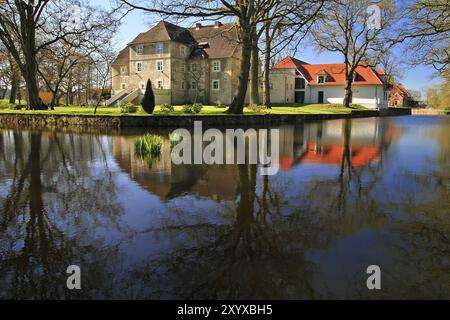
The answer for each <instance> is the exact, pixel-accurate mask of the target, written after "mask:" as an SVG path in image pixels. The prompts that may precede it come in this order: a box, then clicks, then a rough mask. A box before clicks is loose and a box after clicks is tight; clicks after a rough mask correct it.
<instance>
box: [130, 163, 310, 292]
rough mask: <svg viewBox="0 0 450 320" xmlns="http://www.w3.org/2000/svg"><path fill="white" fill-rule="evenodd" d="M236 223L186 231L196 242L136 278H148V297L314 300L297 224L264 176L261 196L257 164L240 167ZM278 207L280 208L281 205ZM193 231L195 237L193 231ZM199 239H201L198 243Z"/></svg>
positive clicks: (141, 270)
mask: <svg viewBox="0 0 450 320" xmlns="http://www.w3.org/2000/svg"><path fill="white" fill-rule="evenodd" d="M238 170H239V178H240V186H239V189H238V203H237V207H236V211H235V217H234V222H233V223H232V224H231V225H227V226H211V225H208V226H205V225H201V226H198V227H194V228H190V230H189V231H186V230H184V231H185V232H186V233H187V234H186V235H185V236H186V237H188V239H190V240H191V242H189V243H188V244H186V243H184V244H183V246H182V247H181V248H180V247H179V248H177V249H176V250H173V251H170V252H169V253H168V254H167V256H165V257H164V258H162V259H158V261H155V262H151V263H150V264H149V265H145V266H137V267H136V268H135V271H134V272H133V276H134V277H139V278H140V279H147V280H148V281H146V282H145V284H143V285H144V286H145V287H147V288H151V293H149V292H148V291H147V292H146V295H145V296H146V297H148V298H160V297H172V298H188V299H195V298H202V299H205V298H211V299H215V298H226V299H239V298H252V299H253V298H280V299H282V298H300V297H303V298H314V297H316V293H315V292H314V290H313V289H312V286H311V285H310V279H311V275H312V273H313V266H312V265H311V264H310V263H308V262H307V261H306V260H305V258H304V246H303V244H304V238H303V237H304V236H305V233H304V232H301V231H299V224H298V221H295V219H292V218H290V219H286V218H283V217H282V216H280V215H279V210H280V208H279V204H280V202H279V199H278V195H276V192H273V191H272V190H270V186H269V179H268V178H264V181H263V183H262V190H261V193H260V195H259V197H258V196H257V193H258V191H257V188H256V186H257V166H256V165H239V168H238ZM277 206H278V207H277ZM189 232H191V233H189ZM193 239H196V240H193Z"/></svg>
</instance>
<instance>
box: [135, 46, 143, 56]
mask: <svg viewBox="0 0 450 320" xmlns="http://www.w3.org/2000/svg"><path fill="white" fill-rule="evenodd" d="M136 53H137V54H143V53H144V46H143V45H141V44H140V45H138V46H136Z"/></svg>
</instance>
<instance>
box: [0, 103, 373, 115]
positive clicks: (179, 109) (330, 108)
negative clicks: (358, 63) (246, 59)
mask: <svg viewBox="0 0 450 320" xmlns="http://www.w3.org/2000/svg"><path fill="white" fill-rule="evenodd" d="M358 110H360V111H361V110H367V109H365V108H363V107H359V106H358V107H356V106H355V107H354V108H351V109H350V108H344V107H343V106H340V105H328V104H307V105H299V106H276V107H273V108H272V109H270V110H263V111H262V112H256V111H254V110H250V109H248V108H246V109H245V110H244V114H245V115H264V114H280V115H281V114H282V115H286V114H347V113H351V112H352V111H358ZM225 111H226V108H219V107H216V106H204V107H203V109H202V111H201V112H200V113H199V114H198V115H224V116H225V115H226V114H225V113H224V112H225ZM2 113H3V114H5V113H10V114H55V115H94V108H91V107H75V106H71V107H56V108H55V110H51V111H50V110H46V111H28V110H13V109H8V108H4V109H0V114H2ZM97 115H100V116H105V115H107V116H124V115H126V116H150V115H148V114H146V113H145V112H144V111H143V110H142V108H139V110H138V111H137V112H136V113H131V114H124V113H121V112H120V108H118V107H99V108H98V109H97ZM167 115H169V116H190V115H191V114H187V113H184V112H183V106H175V110H174V111H173V112H171V113H164V112H162V111H161V107H156V109H155V112H154V114H153V116H167Z"/></svg>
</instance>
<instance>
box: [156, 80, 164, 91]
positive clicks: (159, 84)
mask: <svg viewBox="0 0 450 320" xmlns="http://www.w3.org/2000/svg"><path fill="white" fill-rule="evenodd" d="M156 88H158V89H164V80H162V79H160V80H158V81H156Z"/></svg>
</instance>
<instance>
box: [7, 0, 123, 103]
mask: <svg viewBox="0 0 450 320" xmlns="http://www.w3.org/2000/svg"><path fill="white" fill-rule="evenodd" d="M113 12H114V13H115V12H118V11H117V9H114V10H113ZM119 21H120V19H119V18H117V17H115V16H114V15H113V14H112V13H111V12H104V11H103V10H101V9H98V8H95V7H93V6H91V5H89V3H88V2H87V1H86V0H77V1H70V0H3V1H1V2H0V41H1V42H2V43H3V45H4V46H5V47H6V49H7V50H8V51H9V53H10V54H11V56H12V57H13V59H14V61H15V62H16V64H17V67H18V68H19V70H20V72H21V74H22V76H23V78H24V80H25V82H26V87H27V91H28V104H29V107H30V108H31V109H42V108H43V107H44V106H43V105H42V103H41V101H40V98H39V81H38V54H39V52H40V51H41V50H43V49H44V48H47V47H49V46H50V45H53V44H55V43H57V42H61V41H62V42H65V43H67V44H75V45H77V43H73V41H74V37H75V38H76V39H78V41H80V43H81V42H82V41H84V40H85V36H86V35H88V34H91V33H92V32H93V31H95V32H97V33H99V34H101V33H102V32H104V31H105V30H109V29H111V28H113V27H115V26H117V24H118V22H119ZM88 39H89V38H88Z"/></svg>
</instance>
